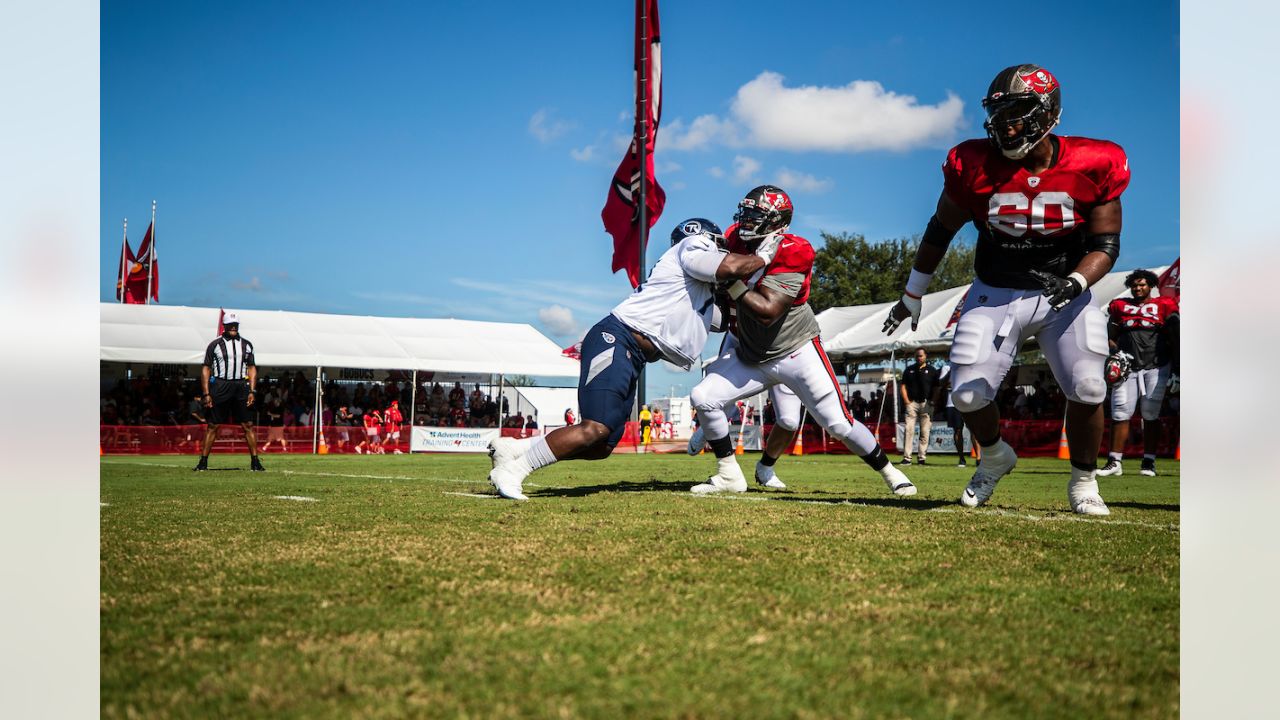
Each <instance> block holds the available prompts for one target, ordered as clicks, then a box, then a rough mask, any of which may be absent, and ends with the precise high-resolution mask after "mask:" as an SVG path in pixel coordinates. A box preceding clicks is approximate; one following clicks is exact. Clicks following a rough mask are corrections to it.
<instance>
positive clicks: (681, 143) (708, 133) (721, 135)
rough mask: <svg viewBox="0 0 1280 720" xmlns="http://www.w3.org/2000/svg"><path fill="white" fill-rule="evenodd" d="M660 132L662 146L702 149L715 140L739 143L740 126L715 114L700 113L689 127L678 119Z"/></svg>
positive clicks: (725, 142) (724, 142)
mask: <svg viewBox="0 0 1280 720" xmlns="http://www.w3.org/2000/svg"><path fill="white" fill-rule="evenodd" d="M658 133H659V134H658V141H659V142H660V143H662V146H663V147H664V148H671V149H672V150H701V149H703V148H705V147H707V146H708V145H710V144H711V143H713V142H719V143H721V144H724V145H730V146H733V145H737V144H739V142H738V128H737V127H736V126H734V124H733V123H732V122H730V121H728V120H721V119H720V118H718V117H716V116H715V115H700V116H698V117H697V118H694V120H693V123H692V124H691V125H689V127H688V128H685V126H684V122H683V121H681V120H676V121H675V122H672V123H671V124H670V125H669V126H668V127H664V128H662V129H660V130H659V131H658Z"/></svg>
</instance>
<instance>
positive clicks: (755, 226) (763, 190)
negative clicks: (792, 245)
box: [733, 185, 795, 243]
mask: <svg viewBox="0 0 1280 720" xmlns="http://www.w3.org/2000/svg"><path fill="white" fill-rule="evenodd" d="M794 209H795V207H794V206H793V205H792V204H791V196H789V195H787V193H786V192H784V191H783V190H782V188H780V187H777V186H775V185H761V186H760V187H758V188H755V189H754V190H752V191H751V192H749V193H747V196H746V197H744V198H742V202H740V203H738V212H737V213H735V214H734V216H733V221H734V222H736V223H738V237H740V238H742V240H743V241H744V242H747V243H757V242H760V241H761V240H763V239H765V237H767V236H769V235H772V234H774V233H779V232H785V231H786V229H787V227H789V226H790V225H791V214H792V211H793V210H794Z"/></svg>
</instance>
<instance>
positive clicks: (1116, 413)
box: [1111, 407, 1133, 422]
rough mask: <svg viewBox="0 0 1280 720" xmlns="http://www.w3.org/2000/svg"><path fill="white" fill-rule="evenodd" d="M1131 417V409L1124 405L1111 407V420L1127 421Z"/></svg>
mask: <svg viewBox="0 0 1280 720" xmlns="http://www.w3.org/2000/svg"><path fill="white" fill-rule="evenodd" d="M1132 418H1133V411H1132V410H1130V409H1129V408H1126V407H1118V408H1112V409H1111V421H1112V422H1129V420H1131V419H1132Z"/></svg>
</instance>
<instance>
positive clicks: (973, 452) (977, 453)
mask: <svg viewBox="0 0 1280 720" xmlns="http://www.w3.org/2000/svg"><path fill="white" fill-rule="evenodd" d="M969 457H971V458H973V459H974V460H981V459H982V448H980V447H978V441H977V440H970V441H969Z"/></svg>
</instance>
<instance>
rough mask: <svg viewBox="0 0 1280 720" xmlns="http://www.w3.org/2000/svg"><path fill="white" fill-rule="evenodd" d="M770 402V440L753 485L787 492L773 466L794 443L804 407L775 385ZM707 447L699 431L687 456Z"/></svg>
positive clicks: (793, 394)
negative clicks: (771, 423)
mask: <svg viewBox="0 0 1280 720" xmlns="http://www.w3.org/2000/svg"><path fill="white" fill-rule="evenodd" d="M769 400H771V401H772V402H773V413H774V423H773V428H772V429H771V430H770V431H769V437H767V438H766V439H765V441H764V450H763V452H761V453H760V459H759V460H757V461H756V472H755V478H756V484H757V485H759V486H761V487H767V488H769V489H771V490H786V489H787V484H786V483H784V482H782V478H780V477H778V473H776V472H774V469H773V467H774V464H775V463H777V462H778V459H779V458H781V457H782V455H783V454H784V453H786V452H787V449H788V448H790V447H791V446H792V443H793V442H794V441H795V435H796V431H797V430H799V429H800V418H801V415H802V414H803V411H804V404H803V403H801V402H800V398H798V397H796V394H795V393H794V392H792V391H791V388H789V387H787V386H786V385H774V386H773V387H771V388H769ZM706 446H707V436H706V434H705V433H703V432H702V428H701V427H698V429H697V430H694V431H693V435H691V436H690V437H689V447H688V452H689V454H690V455H697V454H698V453H700V452H702V451H703V449H705V448H706Z"/></svg>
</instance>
